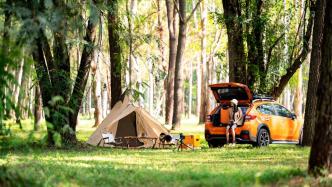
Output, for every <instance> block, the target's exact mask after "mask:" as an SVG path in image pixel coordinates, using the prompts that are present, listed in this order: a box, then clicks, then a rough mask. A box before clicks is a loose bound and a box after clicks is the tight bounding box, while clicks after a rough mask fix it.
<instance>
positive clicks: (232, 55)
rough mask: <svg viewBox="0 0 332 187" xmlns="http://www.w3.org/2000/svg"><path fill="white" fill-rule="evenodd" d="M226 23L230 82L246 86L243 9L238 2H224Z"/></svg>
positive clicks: (230, 0)
mask: <svg viewBox="0 0 332 187" xmlns="http://www.w3.org/2000/svg"><path fill="white" fill-rule="evenodd" d="M222 3H223V7H224V16H225V23H226V28H227V36H228V55H229V81H230V82H240V83H245V84H246V82H247V81H246V66H245V65H246V64H245V54H244V45H243V33H242V30H243V29H242V25H241V23H240V22H239V21H238V19H239V17H241V7H240V4H239V1H238V0H223V1H222Z"/></svg>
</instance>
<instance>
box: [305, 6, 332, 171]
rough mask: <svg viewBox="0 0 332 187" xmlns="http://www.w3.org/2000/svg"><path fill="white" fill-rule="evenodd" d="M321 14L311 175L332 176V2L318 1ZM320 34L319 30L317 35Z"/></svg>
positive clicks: (310, 159) (310, 160)
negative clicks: (321, 37) (322, 20)
mask: <svg viewBox="0 0 332 187" xmlns="http://www.w3.org/2000/svg"><path fill="white" fill-rule="evenodd" d="M324 12H325V15H324ZM317 14H318V15H319V14H323V15H324V22H319V23H318V24H324V28H323V40H322V44H321V50H322V51H321V64H320V68H319V71H320V78H319V84H318V87H317V95H318V96H319V97H318V99H317V107H316V108H317V112H316V119H315V135H314V139H313V142H312V146H311V152H310V158H309V173H311V174H314V175H325V174H327V175H329V174H331V173H332V106H331V103H332V89H331V86H332V79H331V75H332V19H331V18H332V2H331V1H325V0H318V1H317ZM318 31H319V30H315V32H318ZM319 35H320V34H319ZM315 47H316V46H315ZM314 50H317V49H314ZM318 50H319V49H318ZM326 171H327V172H326Z"/></svg>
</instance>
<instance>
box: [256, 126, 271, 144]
mask: <svg viewBox="0 0 332 187" xmlns="http://www.w3.org/2000/svg"><path fill="white" fill-rule="evenodd" d="M269 144H270V133H269V131H267V130H266V129H260V130H259V132H258V137H257V146H258V147H265V146H268V145H269Z"/></svg>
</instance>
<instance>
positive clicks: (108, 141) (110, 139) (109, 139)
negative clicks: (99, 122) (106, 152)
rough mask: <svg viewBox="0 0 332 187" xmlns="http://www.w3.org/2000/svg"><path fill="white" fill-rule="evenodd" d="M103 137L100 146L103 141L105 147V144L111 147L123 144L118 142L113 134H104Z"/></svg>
mask: <svg viewBox="0 0 332 187" xmlns="http://www.w3.org/2000/svg"><path fill="white" fill-rule="evenodd" d="M101 136H102V138H101V140H100V141H99V143H98V145H99V144H100V143H101V141H103V140H104V141H103V146H104V144H110V145H114V146H116V145H119V144H121V142H118V141H116V138H114V136H113V134H112V133H102V134H101Z"/></svg>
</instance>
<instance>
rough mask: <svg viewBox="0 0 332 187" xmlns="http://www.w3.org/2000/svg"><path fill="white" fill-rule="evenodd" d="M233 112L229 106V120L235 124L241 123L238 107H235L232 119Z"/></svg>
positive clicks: (240, 113)
mask: <svg viewBox="0 0 332 187" xmlns="http://www.w3.org/2000/svg"><path fill="white" fill-rule="evenodd" d="M233 113H234V108H233V107H230V108H229V119H230V121H231V122H232V121H233V123H234V124H236V125H241V122H242V118H243V113H242V110H241V108H240V107H237V112H235V114H234V119H233Z"/></svg>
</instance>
